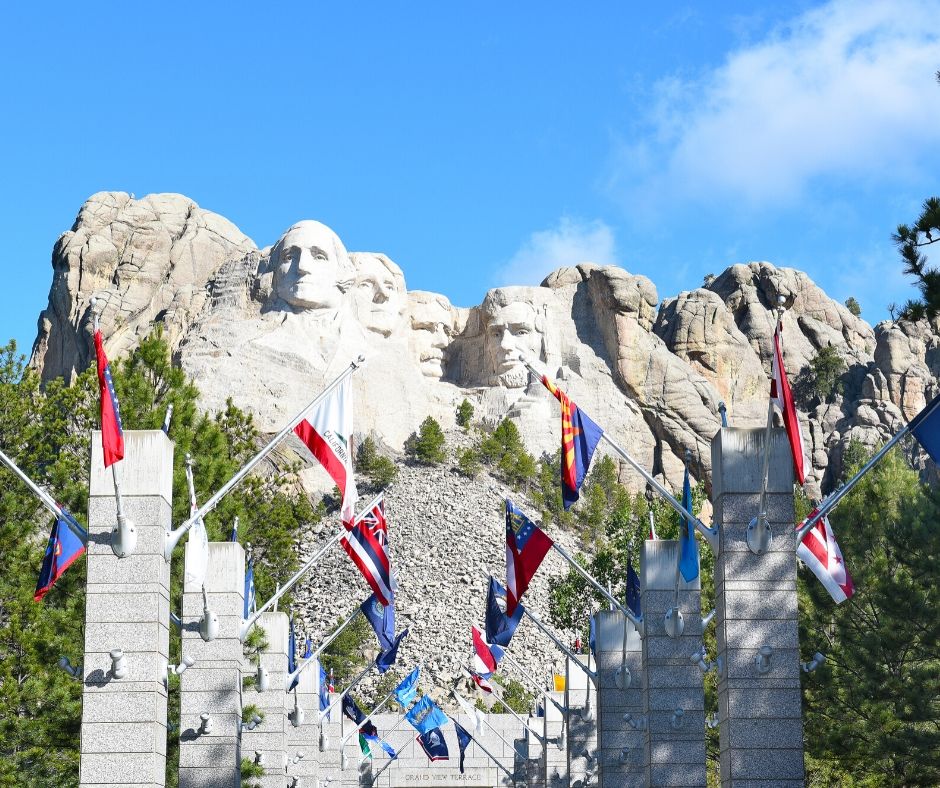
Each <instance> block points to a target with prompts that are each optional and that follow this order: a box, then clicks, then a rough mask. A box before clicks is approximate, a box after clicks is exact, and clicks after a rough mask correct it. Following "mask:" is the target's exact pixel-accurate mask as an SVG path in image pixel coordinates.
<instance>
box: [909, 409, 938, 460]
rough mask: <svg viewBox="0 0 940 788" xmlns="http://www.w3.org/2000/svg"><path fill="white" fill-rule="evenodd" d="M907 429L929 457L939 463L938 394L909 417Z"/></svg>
mask: <svg viewBox="0 0 940 788" xmlns="http://www.w3.org/2000/svg"><path fill="white" fill-rule="evenodd" d="M908 429H910V431H911V434H912V435H913V436H914V437H915V438H917V440H918V442H919V443H920V445H921V446H923V447H924V451H925V452H927V454H929V455H930V458H931V459H932V460H933V461H934V462H936V463H940V394H938V395H937V396H936V397H934V398H933V399H932V400H931V401H930V403H929V404H928V405H927V407H925V408H924V409H923V410H922V411H921V412H920V413H918V414H917V415H916V416H915V417H914V418H913V419H911V423H910V424H909V425H908Z"/></svg>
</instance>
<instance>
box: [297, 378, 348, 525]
mask: <svg viewBox="0 0 940 788" xmlns="http://www.w3.org/2000/svg"><path fill="white" fill-rule="evenodd" d="M352 431H353V419H352V381H351V380H350V378H349V377H347V378H346V379H345V380H344V381H343V382H342V383H340V384H339V386H337V387H336V388H335V389H333V391H331V392H330V394H329V396H328V397H327V398H326V399H325V400H323V401H322V402H321V403H320V404H319V405H316V406H314V407H312V408H310V409H309V410H307V411H306V412H305V413H304V415H303V416H302V417H301V419H300V421H299V422H298V423H297V426H296V427H294V432H295V433H296V434H297V437H298V438H300V439H301V440H302V441H303V442H304V445H305V446H306V447H307V448H308V449H310V451H311V452H313V456H314V457H316V458H317V460H319V462H320V465H322V466H323V467H324V468H325V469H326V472H327V473H328V474H330V476H332V477H333V481H334V482H336V486H337V487H339V491H340V493H341V494H342V496H343V508H342V518H343V523H345V524H346V525H347V526H351V525H352V522H353V519H354V517H355V512H354V511H353V507H354V506H355V503H356V498H358V497H359V496H358V493H357V492H356V481H355V479H354V478H353V464H352V452H351V451H350V446H349V443H350V441H351V440H352Z"/></svg>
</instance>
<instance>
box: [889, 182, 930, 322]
mask: <svg viewBox="0 0 940 788" xmlns="http://www.w3.org/2000/svg"><path fill="white" fill-rule="evenodd" d="M891 238H892V240H893V241H894V243H895V245H896V246H897V247H898V251H899V252H900V254H901V259H902V260H903V261H904V273H905V274H907V275H908V276H913V277H914V279H915V280H916V282H915V284H916V287H917V289H918V290H919V291H920V298H919V299H916V300H915V299H912V300H910V301H908V302H907V303H906V304H904V306H903V307H902V308H901V319H902V320H920V319H922V318H924V317H926V318H927V319H929V320H934V319H935V318H936V317H937V315H940V269H938V268H936V267H934V266H928V265H927V255H926V254H924V252H923V251H922V250H923V248H924V247H925V246H930V245H931V244H935V243H937V241H940V197H929V198H928V199H926V200H924V205H923V207H922V209H921V212H920V216H918V217H917V219H915V220H914V224H912V225H907V224H900V225H898V229H897V232H896V233H894V235H892V236H891Z"/></svg>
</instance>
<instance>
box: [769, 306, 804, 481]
mask: <svg viewBox="0 0 940 788" xmlns="http://www.w3.org/2000/svg"><path fill="white" fill-rule="evenodd" d="M782 331H783V326H782V325H781V324H780V323H779V322H778V323H777V330H776V331H774V357H773V362H772V364H771V368H772V370H773V377H772V378H771V381H770V399H771V401H772V402H773V404H774V406H775V407H776V408H777V410H779V411H780V413H781V415H782V416H783V426H784V427H785V428H786V431H787V437H788V438H789V439H790V452H791V453H792V454H793V470H794V472H795V473H796V480H797V481H798V482H799V483H800V484H803V480H804V479H805V473H804V471H803V468H804V465H803V458H804V456H805V451H804V450H803V434H802V433H801V432H800V420H799V418H797V415H796V405H794V404H793V393H792V392H791V391H790V384H789V382H788V381H787V373H786V370H785V369H784V366H783V350H782V349H781V346H780V334H781V333H782Z"/></svg>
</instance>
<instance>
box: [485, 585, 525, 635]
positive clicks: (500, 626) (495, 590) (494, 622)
mask: <svg viewBox="0 0 940 788" xmlns="http://www.w3.org/2000/svg"><path fill="white" fill-rule="evenodd" d="M505 596H506V589H504V588H503V587H502V586H501V585H500V584H499V581H498V580H497V579H496V578H495V577H492V576H491V577H490V587H489V590H488V591H487V594H486V621H485V622H484V623H485V624H486V641H487V643H491V644H492V643H495V644H496V645H498V646H504V647H505V646H508V645H509V641H510V640H511V639H512V636H513V633H515V631H516V627H517V626H519V622H520V621H521V620H522V614H523V612H525V611H524V609H523V607H522V605H516V609H515V610H514V611H513V614H512V615H511V616H507V615H506V613H505V612H503V609H502V608H501V607H500V606H499V597H504V598H505Z"/></svg>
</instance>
